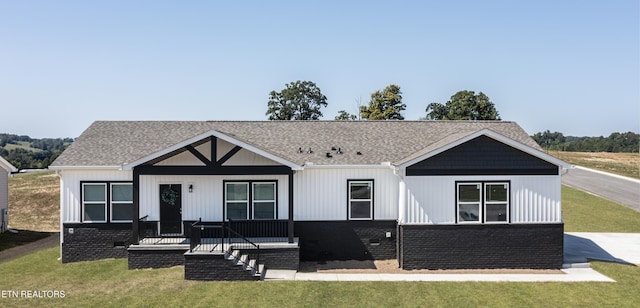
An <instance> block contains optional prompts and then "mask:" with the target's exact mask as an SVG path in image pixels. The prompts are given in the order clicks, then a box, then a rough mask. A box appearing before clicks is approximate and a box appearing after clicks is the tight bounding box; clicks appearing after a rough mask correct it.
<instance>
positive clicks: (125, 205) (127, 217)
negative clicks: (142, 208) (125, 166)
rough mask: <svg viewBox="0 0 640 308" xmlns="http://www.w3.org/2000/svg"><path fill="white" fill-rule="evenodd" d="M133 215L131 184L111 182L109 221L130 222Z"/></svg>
mask: <svg viewBox="0 0 640 308" xmlns="http://www.w3.org/2000/svg"><path fill="white" fill-rule="evenodd" d="M132 217H133V185H131V184H128V183H118V184H111V221H112V222H131V221H132V220H131V219H132Z"/></svg>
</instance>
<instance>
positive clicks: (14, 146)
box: [4, 141, 42, 152]
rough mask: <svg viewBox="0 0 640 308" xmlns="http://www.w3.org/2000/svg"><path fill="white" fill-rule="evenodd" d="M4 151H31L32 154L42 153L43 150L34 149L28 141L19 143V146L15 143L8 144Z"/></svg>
mask: <svg viewBox="0 0 640 308" xmlns="http://www.w3.org/2000/svg"><path fill="white" fill-rule="evenodd" d="M4 149H5V150H7V151H10V150H13V149H24V150H27V151H31V152H42V150H41V149H37V148H32V147H31V144H30V143H29V142H27V141H18V142H17V144H13V143H7V144H6V145H5V146H4Z"/></svg>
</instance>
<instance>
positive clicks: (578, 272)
mask: <svg viewBox="0 0 640 308" xmlns="http://www.w3.org/2000/svg"><path fill="white" fill-rule="evenodd" d="M562 272H564V273H563V274H383V273H381V274H348V273H344V274H342V273H341V274H338V273H326V274H325V273H299V272H296V271H287V270H267V274H266V277H265V281H278V280H298V281H431V282H436V281H487V282H585V281H601V282H615V280H613V279H611V278H609V277H607V276H605V275H602V274H600V273H598V272H596V271H594V270H593V269H591V268H590V267H586V268H567V269H563V270H562Z"/></svg>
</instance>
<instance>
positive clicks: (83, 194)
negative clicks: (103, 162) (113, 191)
mask: <svg viewBox="0 0 640 308" xmlns="http://www.w3.org/2000/svg"><path fill="white" fill-rule="evenodd" d="M87 185H91V186H104V201H85V200H84V198H85V196H86V195H85V192H84V188H85V186H87ZM87 204H104V220H85V211H86V208H85V205H87ZM108 207H109V200H108V199H107V183H82V222H90V223H106V222H107V219H108V218H107V217H108V216H107V215H108V213H107V208H108Z"/></svg>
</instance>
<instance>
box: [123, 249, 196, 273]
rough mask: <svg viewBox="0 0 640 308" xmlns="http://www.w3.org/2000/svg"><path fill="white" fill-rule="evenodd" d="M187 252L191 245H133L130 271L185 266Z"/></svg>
mask: <svg viewBox="0 0 640 308" xmlns="http://www.w3.org/2000/svg"><path fill="white" fill-rule="evenodd" d="M176 246H177V247H176ZM187 250H189V245H164V246H159V245H156V246H137V245H132V246H130V247H129V259H128V264H129V269H142V268H165V267H172V266H177V265H183V264H184V253H185V252H187Z"/></svg>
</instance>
